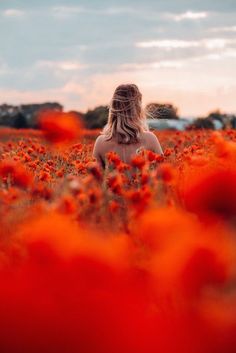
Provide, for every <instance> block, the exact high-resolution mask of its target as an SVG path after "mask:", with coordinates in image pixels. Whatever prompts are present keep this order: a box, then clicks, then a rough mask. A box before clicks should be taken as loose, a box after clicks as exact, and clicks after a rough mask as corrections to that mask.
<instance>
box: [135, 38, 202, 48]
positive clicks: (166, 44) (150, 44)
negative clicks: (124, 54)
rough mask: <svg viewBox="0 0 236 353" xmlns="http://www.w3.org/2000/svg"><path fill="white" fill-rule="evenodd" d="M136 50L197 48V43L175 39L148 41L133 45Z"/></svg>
mask: <svg viewBox="0 0 236 353" xmlns="http://www.w3.org/2000/svg"><path fill="white" fill-rule="evenodd" d="M135 46H136V47H138V48H163V49H167V50H170V49H176V48H182V49H185V48H193V47H199V42H198V41H186V40H177V39H161V40H149V41H145V42H138V43H136V44H135Z"/></svg>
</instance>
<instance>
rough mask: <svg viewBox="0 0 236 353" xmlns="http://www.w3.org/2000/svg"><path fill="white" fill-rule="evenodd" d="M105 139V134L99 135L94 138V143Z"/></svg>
mask: <svg viewBox="0 0 236 353" xmlns="http://www.w3.org/2000/svg"><path fill="white" fill-rule="evenodd" d="M104 140H105V136H104V135H99V136H98V137H97V138H96V140H95V143H101V142H103V141H104Z"/></svg>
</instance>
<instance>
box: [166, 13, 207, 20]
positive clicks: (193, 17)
mask: <svg viewBox="0 0 236 353" xmlns="http://www.w3.org/2000/svg"><path fill="white" fill-rule="evenodd" d="M208 16H209V14H208V12H193V11H186V12H183V13H180V14H167V15H166V17H169V18H172V19H173V20H174V21H176V22H180V21H184V20H193V21H195V20H200V19H205V18H207V17H208Z"/></svg>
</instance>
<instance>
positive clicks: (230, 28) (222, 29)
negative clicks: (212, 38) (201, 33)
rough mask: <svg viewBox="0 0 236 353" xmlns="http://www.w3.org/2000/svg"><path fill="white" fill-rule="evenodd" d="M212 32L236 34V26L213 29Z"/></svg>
mask: <svg viewBox="0 0 236 353" xmlns="http://www.w3.org/2000/svg"><path fill="white" fill-rule="evenodd" d="M209 31H210V32H214V33H215V32H236V26H228V27H213V28H210V29H209Z"/></svg>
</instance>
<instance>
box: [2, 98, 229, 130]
mask: <svg viewBox="0 0 236 353" xmlns="http://www.w3.org/2000/svg"><path fill="white" fill-rule="evenodd" d="M48 110H53V111H59V112H63V106H62V105H61V104H59V103H57V102H54V103H51V102H50V103H48V102H47V103H43V104H23V105H19V106H13V105H8V104H2V105H0V126H8V127H13V128H18V129H20V128H33V129H37V128H39V116H40V113H42V112H43V111H48ZM144 112H145V114H146V117H147V118H149V119H167V120H181V118H180V117H179V114H178V108H177V107H175V106H174V105H173V104H170V103H166V104H160V103H149V104H147V105H146V107H145V109H144ZM70 113H71V112H70ZM108 113H109V108H108V106H106V105H100V106H97V107H95V108H94V109H89V110H87V112H85V113H84V112H80V111H73V114H75V115H77V116H78V119H80V120H82V121H83V123H84V126H85V127H86V128H87V129H100V128H102V127H103V126H104V125H105V124H106V122H107V118H108ZM217 122H218V125H219V126H220V125H221V126H220V128H227V127H232V128H236V116H235V115H228V114H223V113H221V112H220V111H219V110H216V111H214V112H212V113H210V114H208V115H207V116H206V117H198V118H196V119H194V120H193V121H192V122H191V124H190V125H189V128H192V129H194V128H195V129H199V128H204V129H208V128H209V129H214V128H215V126H216V125H217V124H216V123H217Z"/></svg>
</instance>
